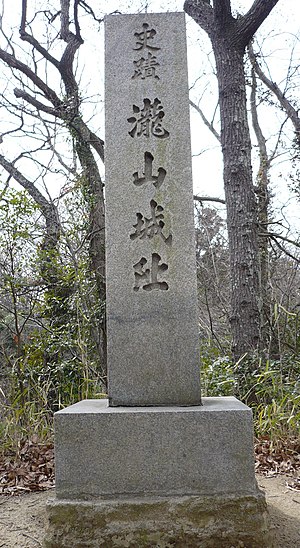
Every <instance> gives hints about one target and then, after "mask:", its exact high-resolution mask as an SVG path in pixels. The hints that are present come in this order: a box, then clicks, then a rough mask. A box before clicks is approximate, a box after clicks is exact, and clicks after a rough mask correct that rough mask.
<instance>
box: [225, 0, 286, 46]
mask: <svg viewBox="0 0 300 548" xmlns="http://www.w3.org/2000/svg"><path fill="white" fill-rule="evenodd" d="M278 2H279V0H255V1H254V2H253V4H252V6H251V8H250V9H249V11H248V12H247V13H246V15H244V16H243V17H241V18H240V19H237V27H236V32H235V38H236V39H234V41H235V42H236V43H237V44H239V45H240V46H241V47H242V48H245V47H246V46H247V45H248V44H249V42H250V40H251V38H252V37H253V36H254V34H255V33H256V31H257V30H258V29H259V27H260V25H261V24H262V23H263V22H264V20H265V19H266V18H267V17H268V15H269V13H271V11H272V9H273V8H274V7H275V6H276V4H277V3H278Z"/></svg>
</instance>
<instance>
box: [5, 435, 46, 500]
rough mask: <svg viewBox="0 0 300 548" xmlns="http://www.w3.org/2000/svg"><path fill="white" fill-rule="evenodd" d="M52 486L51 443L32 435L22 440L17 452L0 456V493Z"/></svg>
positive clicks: (12, 492) (8, 493)
mask: <svg viewBox="0 0 300 548" xmlns="http://www.w3.org/2000/svg"><path fill="white" fill-rule="evenodd" d="M51 487H54V453H53V444H52V443H51V442H49V443H39V442H38V439H37V438H36V437H34V436H33V438H32V439H30V440H23V441H22V442H21V443H20V448H19V449H18V451H17V453H16V454H14V455H12V454H10V455H9V454H8V455H5V456H0V494H7V495H15V494H17V495H19V494H20V493H24V492H29V491H45V490H46V489H50V488H51Z"/></svg>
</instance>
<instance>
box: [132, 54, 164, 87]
mask: <svg viewBox="0 0 300 548" xmlns="http://www.w3.org/2000/svg"><path fill="white" fill-rule="evenodd" d="M133 64H134V74H133V76H132V77H131V78H140V79H141V80H145V78H155V79H156V80H159V76H157V74H156V67H157V66H159V63H158V61H157V59H156V57H155V55H152V53H151V52H150V51H148V58H147V59H145V58H144V57H141V58H140V59H139V60H138V61H133Z"/></svg>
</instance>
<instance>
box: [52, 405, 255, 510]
mask: <svg viewBox="0 0 300 548" xmlns="http://www.w3.org/2000/svg"><path fill="white" fill-rule="evenodd" d="M55 465H56V496H57V498H58V499H69V500H71V499H78V500H80V499H81V500H90V499H93V498H94V497H96V498H104V499H105V498H114V497H117V498H118V497H121V498H122V497H128V496H129V497H132V496H136V497H138V496H142V497H144V496H146V497H151V496H182V495H197V496H203V495H210V496H213V495H224V494H225V495H226V496H229V495H234V496H249V495H255V494H256V493H257V485H256V481H255V476H254V457H253V432H252V413H251V410H250V409H249V408H248V407H247V406H245V405H244V404H242V403H241V402H239V401H238V400H236V399H235V398H232V397H224V398H203V406H191V407H135V408H132V407H109V406H108V400H84V401H82V402H80V403H77V404H75V405H72V406H70V407H68V408H66V409H64V410H62V411H59V412H57V413H55Z"/></svg>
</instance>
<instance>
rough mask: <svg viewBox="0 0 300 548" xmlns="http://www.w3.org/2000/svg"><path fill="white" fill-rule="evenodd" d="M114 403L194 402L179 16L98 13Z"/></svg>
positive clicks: (191, 249)
mask: <svg viewBox="0 0 300 548" xmlns="http://www.w3.org/2000/svg"><path fill="white" fill-rule="evenodd" d="M105 27H106V60H105V72H106V77H105V90H106V91H105V94H106V95H105V112H106V114H105V118H106V128H105V188H106V245H107V251H106V263H107V332H108V381H109V399H110V405H112V406H118V405H121V406H122V405H124V406H127V405H129V406H139V405H141V406H143V405H198V404H200V378H199V341H198V318H197V287H196V260H195V245H194V217H193V193H192V173H191V149H190V127H189V97H188V83H187V63H186V40H185V19H184V14H183V13H167V14H140V15H132V16H128V15H126V16H122V15H120V16H119V15H111V16H108V17H107V18H106V20H105Z"/></svg>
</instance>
